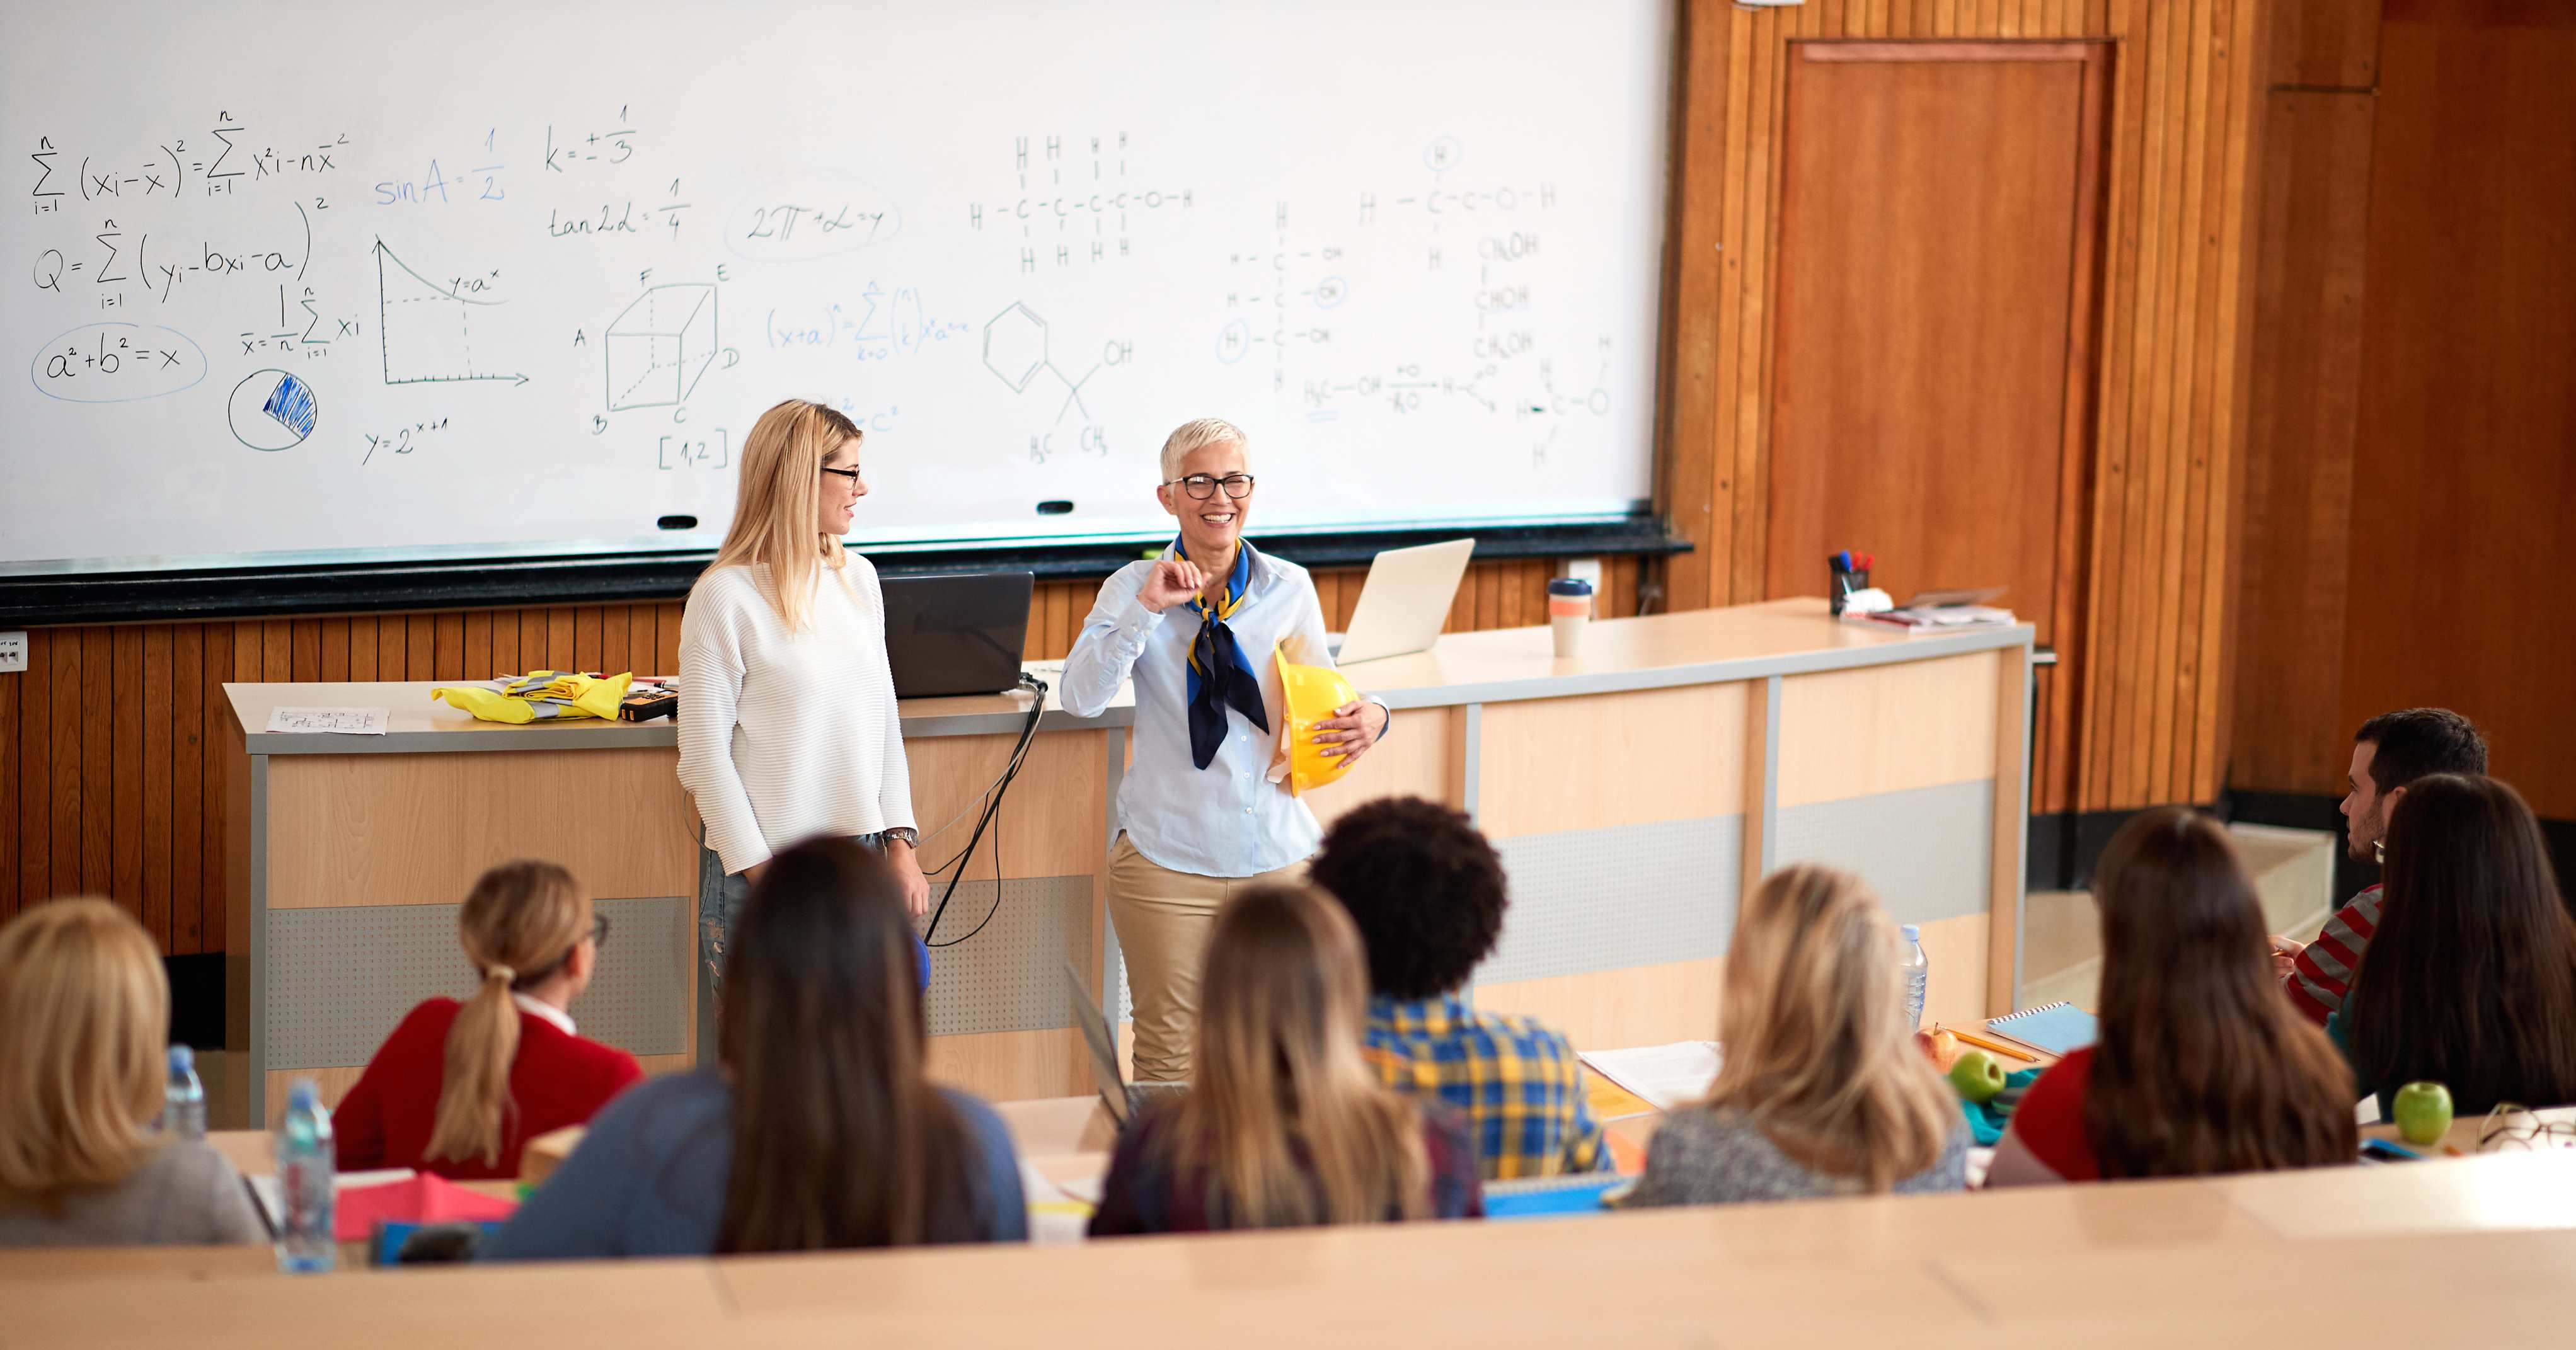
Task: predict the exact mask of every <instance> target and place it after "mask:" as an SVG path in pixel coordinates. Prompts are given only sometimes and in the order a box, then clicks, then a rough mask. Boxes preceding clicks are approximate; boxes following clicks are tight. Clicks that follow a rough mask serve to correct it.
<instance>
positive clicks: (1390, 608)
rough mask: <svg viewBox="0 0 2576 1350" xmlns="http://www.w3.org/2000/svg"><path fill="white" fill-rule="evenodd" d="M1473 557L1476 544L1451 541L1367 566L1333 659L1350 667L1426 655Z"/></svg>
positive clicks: (1393, 553) (1394, 552) (1401, 551)
mask: <svg viewBox="0 0 2576 1350" xmlns="http://www.w3.org/2000/svg"><path fill="white" fill-rule="evenodd" d="M1475 551H1476V541H1475V540H1473V539H1451V540H1447V541H1445V542H1442V543H1437V544H1423V545H1421V546H1419V547H1416V548H1391V549H1387V550H1386V551H1384V552H1382V553H1380V554H1378V555H1377V557H1376V558H1375V559H1374V560H1373V561H1371V562H1370V563H1369V574H1368V582H1367V584H1365V585H1363V586H1361V587H1360V603H1359V605H1358V607H1356V608H1354V609H1353V610H1352V611H1351V627H1350V631H1349V632H1348V633H1346V634H1344V635H1343V637H1342V645H1341V647H1340V649H1339V650H1337V651H1335V652H1334V653H1333V657H1334V659H1335V660H1336V661H1339V662H1340V663H1341V664H1343V665H1349V664H1351V663H1352V662H1354V661H1374V660H1376V659H1378V658H1379V657H1381V656H1403V655H1405V654H1406V653H1408V652H1419V651H1428V650H1430V648H1431V644H1432V643H1434V642H1436V641H1438V640H1439V638H1440V626H1441V625H1442V624H1444V623H1446V622H1448V620H1449V602H1450V601H1452V600H1455V599H1456V598H1457V597H1458V582H1459V580H1460V579H1461V578H1463V577H1465V576H1466V575H1467V559H1468V558H1469V557H1470V556H1471V555H1473V554H1474V553H1475Z"/></svg>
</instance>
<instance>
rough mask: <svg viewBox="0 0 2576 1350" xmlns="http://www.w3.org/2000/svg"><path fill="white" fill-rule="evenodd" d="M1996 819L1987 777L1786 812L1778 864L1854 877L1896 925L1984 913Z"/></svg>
mask: <svg viewBox="0 0 2576 1350" xmlns="http://www.w3.org/2000/svg"><path fill="white" fill-rule="evenodd" d="M1994 819H1995V784H1994V780H1993V779H1991V778H1979V779H1976V780H1974V781H1972V782H1966V783H1943V784H1941V785H1939V786H1937V787H1927V788H1908V789H1906V790H1904V791H1902V792H1879V793H1873V794H1871V795H1869V796H1866V797H1849V798H1845V799H1843V800H1841V801H1832V802H1812V803H1809V804H1808V805H1805V806H1792V807H1786V808H1783V809H1782V810H1781V812H1780V862H1781V863H1783V864H1787V863H1793V862H1819V863H1826V864H1830V865H1832V866H1835V867H1840V868H1843V869H1846V870H1848V871H1852V872H1857V873H1859V874H1860V875H1861V876H1862V877H1863V878H1864V879H1866V880H1867V881H1868V882H1869V884H1870V886H1871V887H1872V888H1873V889H1875V890H1876V891H1877V892H1878V895H1879V899H1880V900H1882V901H1884V902H1885V903H1886V905H1887V910H1888V913H1890V914H1892V915H1894V916H1895V917H1896V921H1897V922H1898V923H1932V922H1935V921H1937V920H1941V919H1955V918H1959V917H1961V916H1963V915H1968V914H1983V913H1985V912H1986V909H1987V906H1988V897H1987V894H1986V881H1987V877H1988V874H1989V873H1990V872H1991V870H1992V862H1993V856H1994Z"/></svg>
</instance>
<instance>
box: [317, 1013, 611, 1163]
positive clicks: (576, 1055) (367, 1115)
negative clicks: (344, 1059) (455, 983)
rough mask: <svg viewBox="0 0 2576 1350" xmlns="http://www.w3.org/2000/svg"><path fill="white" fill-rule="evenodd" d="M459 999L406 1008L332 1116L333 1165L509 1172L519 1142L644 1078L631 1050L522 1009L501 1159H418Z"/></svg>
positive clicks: (434, 1116) (434, 1119)
mask: <svg viewBox="0 0 2576 1350" xmlns="http://www.w3.org/2000/svg"><path fill="white" fill-rule="evenodd" d="M461 1006H463V1005H461V1004H459V1003H458V1002H457V1001H456V1000H454V999H452V998H434V999H431V1000H429V1001H428V1002H426V1003H423V1004H421V1005H420V1006H419V1007H417V1008H414V1009H412V1010H411V1012H410V1013H409V1014H407V1015H406V1016H405V1017H404V1018H403V1020H402V1025H400V1026H398V1027H395V1028H394V1034H392V1035H391V1036H388V1037H386V1038H385V1043H384V1044H383V1045H382V1046H380V1047H378V1048H377V1050H376V1057H375V1058H374V1059H371V1060H369V1061H367V1071H366V1072H365V1073H363V1074H361V1075H359V1076H358V1084H357V1086H355V1087H353V1088H350V1089H349V1095H348V1096H346V1097H344V1098H342V1099H341V1100H340V1106H339V1109H338V1110H336V1111H334V1112H333V1113H332V1116H331V1124H332V1128H333V1129H334V1130H335V1131H336V1132H337V1133H338V1135H339V1140H340V1170H342V1171H344V1172H354V1171H357V1170H359V1169H361V1168H369V1167H409V1168H414V1169H417V1170H419V1171H423V1172H435V1173H437V1174H438V1175H440V1176H443V1177H447V1178H449V1179H451V1180H456V1181H473V1180H494V1179H507V1178H510V1177H515V1176H517V1175H519V1149H520V1147H521V1146H522V1145H523V1144H525V1143H526V1142H527V1141H528V1140H529V1139H531V1138H534V1137H535V1136H537V1135H541V1134H544V1133H546V1132H548V1131H550V1130H559V1129H562V1128H563V1127H564V1126H566V1125H582V1124H587V1123H588V1122H589V1120H590V1118H591V1116H592V1114H593V1113H595V1112H597V1111H598V1110H599V1108H600V1107H602V1106H605V1105H607V1104H608V1099H609V1098H611V1097H614V1096H616V1095H617V1094H618V1093H620V1092H622V1091H624V1090H625V1089H626V1088H627V1087H629V1086H630V1085H632V1084H634V1083H637V1082H639V1081H641V1080H642V1079H643V1077H644V1070H643V1069H642V1068H640V1067H638V1066H637V1065H636V1063H635V1057H634V1056H633V1055H630V1054H628V1053H626V1052H625V1051H623V1050H620V1049H617V1048H615V1047H614V1046H606V1045H601V1044H600V1043H599V1042H597V1041H594V1040H588V1039H586V1038H584V1037H580V1036H574V1035H571V1034H569V1033H567V1032H565V1031H564V1030H563V1029H562V1028H561V1027H558V1026H556V1025H555V1024H554V1023H552V1022H549V1021H547V1020H546V1019H544V1018H542V1017H538V1016H535V1015H534V1014H531V1013H527V1012H520V1013H519V1054H518V1057H517V1058H516V1059H515V1060H513V1061H512V1062H511V1064H510V1102H509V1105H508V1106H506V1107H504V1108H503V1109H502V1112H501V1157H500V1161H499V1162H498V1163H497V1164H496V1165H494V1166H490V1167H486V1166H484V1165H483V1160H482V1159H481V1158H480V1157H476V1158H470V1159H467V1160H465V1161H463V1162H459V1161H457V1160H455V1159H453V1158H440V1159H437V1160H435V1161H432V1160H429V1159H426V1158H423V1157H422V1156H421V1154H422V1153H423V1151H425V1150H426V1149H427V1148H428V1147H429V1136H430V1132H431V1131H432V1130H433V1129H435V1128H436V1126H437V1124H438V1093H439V1089H440V1088H441V1087H443V1086H444V1085H445V1084H446V1080H447V1028H448V1027H449V1025H451V1024H452V1023H454V1022H455V1021H456V1013H457V1009H458V1008H460V1007H461Z"/></svg>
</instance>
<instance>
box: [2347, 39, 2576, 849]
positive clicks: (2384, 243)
mask: <svg viewBox="0 0 2576 1350" xmlns="http://www.w3.org/2000/svg"><path fill="white" fill-rule="evenodd" d="M2571 71H2576V6H2569V5H2565V4H2555V3H2539V2H2538V0H2390V3H2389V5H2388V9H2387V23H2386V26H2385V27H2384V29H2383V30H2382V32H2381V36H2380V73H2379V81H2380V82H2379V110H2378V119H2377V125H2376V130H2375V135H2374V145H2373V151H2372V156H2371V182H2370V226H2369V247H2368V252H2367V262H2366V265H2365V272H2364V286H2365V295H2366V296H2367V303H2366V306H2365V315H2364V318H2363V329H2362V340H2361V379H2360V416H2359V430H2358V434H2357V437H2356V440H2355V445H2354V450H2353V473H2354V478H2355V481H2356V482H2357V483H2359V484H2361V485H2362V488H2361V490H2360V491H2357V492H2356V493H2355V494H2354V499H2353V509H2352V527H2351V542H2350V563H2349V569H2348V581H2347V585H2348V587H2349V590H2350V594H2351V597H2352V599H2351V611H2352V617H2353V622H2350V623H2348V624H2346V626H2345V629H2344V653H2343V659H2344V680H2343V700H2342V707H2343V718H2342V720H2343V722H2344V724H2345V725H2354V724H2357V723H2358V722H2359V720H2360V719H2361V718H2363V717H2365V716H2367V715H2369V714H2370V713H2376V712H2380V711H2383V710H2385V709H2388V708H2395V707H2405V706H2409V705H2413V704H2423V703H2438V704H2441V705H2444V706H2447V707H2451V708H2455V709H2458V710H2459V711H2461V712H2463V713H2466V714H2468V715H2469V716H2470V717H2471V718H2473V719H2475V720H2476V721H2477V722H2479V723H2480V724H2481V725H2482V726H2484V727H2485V728H2486V730H2487V733H2488V736H2489V740H2490V743H2491V745H2492V746H2493V768H2494V770H2495V773H2496V774H2497V776H2498V777H2501V778H2505V779H2507V780H2509V781H2511V782H2513V783H2514V784H2515V785H2516V786H2517V787H2519V788H2521V789H2522V792H2523V794H2524V795H2525V796H2526V797H2527V798H2529V800H2530V802H2531V804H2532V806H2533V807H2534V808H2535V809H2536V810H2538V811H2539V812H2540V813H2541V814H2542V815H2545V816H2555V817H2561V818H2566V817H2576V730H2571V723H2570V722H2569V720H2568V715H2567V702H2568V700H2567V692H2568V690H2569V688H2570V687H2571V683H2570V676H2569V671H2570V669H2571V667H2576V628H2570V627H2569V626H2568V625H2567V624H2566V623H2565V622H2563V621H2561V620H2560V619H2558V618H2557V617H2556V616H2555V613H2554V610H2555V606H2554V605H2552V604H2551V603H2550V602H2549V601H2548V600H2547V599H2546V598H2545V597H2547V596H2548V595H2550V594H2551V592H2552V591H2553V590H2554V585H2553V580H2554V576H2555V570H2556V569H2555V567H2554V566H2553V564H2554V563H2555V561H2556V560H2557V559H2558V558H2559V557H2560V556H2562V555H2563V554H2564V552H2565V551H2566V549H2567V546H2568V543H2569V540H2570V538H2571V532H2570V526H2569V523H2570V522H2571V521H2576V380H2571V379H2570V378H2569V372H2570V371H2571V370H2576V264H2572V263H2571V244H2576V234H2571V230H2570V225H2569V222H2571V221H2576V79H2571V78H2570V72H2571ZM2535 600H2537V603H2538V604H2539V605H2540V606H2541V609H2542V612H2539V613H2535V612H2534V608H2533V606H2534V603H2535Z"/></svg>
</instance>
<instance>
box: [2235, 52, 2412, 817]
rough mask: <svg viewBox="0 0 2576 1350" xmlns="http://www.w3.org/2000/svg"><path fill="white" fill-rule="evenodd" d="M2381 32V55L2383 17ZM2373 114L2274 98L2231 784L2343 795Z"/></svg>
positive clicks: (2330, 95)
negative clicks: (2348, 569) (2349, 571)
mask: <svg viewBox="0 0 2576 1350" xmlns="http://www.w3.org/2000/svg"><path fill="white" fill-rule="evenodd" d="M2371 32H2372V34H2373V37H2374V40H2373V43H2372V50H2373V52H2374V53H2375V52H2376V50H2377V42H2376V34H2377V32H2378V28H2377V25H2376V24H2373V25H2372V27H2371ZM2376 107H2377V100H2376V99H2374V98H2373V97H2371V96H2370V95H2369V94H2368V93H2366V92H2362V93H2356V92H2337V91H2321V92H2310V91H2304V90H2277V89H2276V90H2274V91H2273V92H2272V93H2271V95H2270V104H2269V114H2268V115H2269V118H2270V124H2269V125H2268V126H2267V127H2266V128H2265V138H2266V147H2267V149H2266V153H2265V156H2264V171H2263V209H2262V226H2261V231H2262V232H2261V245H2260V250H2259V262H2258V264H2257V267H2256V272H2257V274H2258V276H2259V280H2258V282H2257V285H2256V291H2255V295H2256V299H2255V309H2254V333H2255V343H2254V347H2255V355H2254V384H2253V388H2252V390H2251V392H2250V393H2249V395H2248V400H2249V401H2248V404H2247V409H2246V411H2247V414H2248V419H2249V423H2250V426H2249V432H2248V437H2247V443H2246V459H2247V476H2246V481H2245V525H2244V530H2243V534H2244V540H2245V566H2244V574H2243V582H2242V592H2241V594H2240V596H2239V599H2238V607H2239V608H2240V609H2241V610H2242V611H2243V612H2245V613H2246V614H2247V615H2248V616H2249V620H2250V621H2249V622H2247V623H2246V624H2245V625H2244V627H2243V629H2242V636H2241V639H2240V641H2239V644H2238V648H2237V668H2236V691H2235V716H2234V722H2235V751H2236V753H2235V759H2234V763H2233V766H2232V768H2231V770H2230V775H2229V776H2230V781H2231V782H2233V783H2235V784H2236V785H2238V786H2245V787H2262V788H2265V789H2268V790H2273V791H2290V792H2310V793H2326V794H2330V795H2332V794H2339V793H2340V792H2341V790H2342V787H2343V773H2344V765H2345V762H2346V758H2347V750H2346V744H2347V741H2348V740H2349V738H2350V736H2351V734H2352V729H2351V727H2349V726H2346V725H2345V724H2344V721H2343V669H2344V668H2343V648H2344V642H2343V633H2344V625H2345V623H2346V621H2347V619H2348V618H2349V617H2351V612H2352V611H2351V605H2350V603H2349V600H2348V592H2347V591H2346V589H2345V585H2344V559H2345V557H2346V556H2347V553H2348V551H2349V548H2350V545H2351V514H2352V504H2353V486H2354V485H2353V460H2352V455H2353V437H2354V432H2355V426H2356V419H2357V417H2358V414H2359V406H2360V398H2361V331H2362V254H2363V248H2364V246H2365V244H2366V242H2367V229H2368V225H2369V220H2370V210H2369V206H2370V152H2371V130H2372V125H2373V118H2374V115H2375V111H2376Z"/></svg>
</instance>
